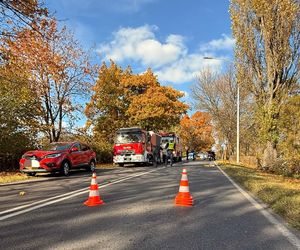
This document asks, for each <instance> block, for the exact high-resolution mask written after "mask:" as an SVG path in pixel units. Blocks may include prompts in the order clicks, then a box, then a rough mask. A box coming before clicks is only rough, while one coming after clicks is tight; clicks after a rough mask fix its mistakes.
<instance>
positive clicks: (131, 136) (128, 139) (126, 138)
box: [115, 133, 143, 144]
mask: <svg viewBox="0 0 300 250" xmlns="http://www.w3.org/2000/svg"><path fill="white" fill-rule="evenodd" d="M142 139H143V137H142V134H141V133H122V134H117V136H116V138H115V143H119V144H124V143H133V142H141V141H142Z"/></svg>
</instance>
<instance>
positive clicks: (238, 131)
mask: <svg viewBox="0 0 300 250" xmlns="http://www.w3.org/2000/svg"><path fill="white" fill-rule="evenodd" d="M203 59H205V60H224V61H229V60H227V59H219V58H214V57H208V56H205V57H203ZM229 62H230V63H232V62H231V61H229ZM236 102H237V103H236V163H240V87H239V84H237V100H236Z"/></svg>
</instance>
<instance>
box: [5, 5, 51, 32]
mask: <svg viewBox="0 0 300 250" xmlns="http://www.w3.org/2000/svg"><path fill="white" fill-rule="evenodd" d="M42 5H43V4H42V3H41V2H40V1H37V0H0V27H1V30H2V32H1V33H0V36H12V35H15V33H16V32H17V31H19V30H20V29H22V28H24V27H26V28H31V29H33V30H35V27H34V24H36V23H38V22H39V20H40V19H41V18H43V17H46V16H47V15H48V10H47V8H45V7H43V6H42Z"/></svg>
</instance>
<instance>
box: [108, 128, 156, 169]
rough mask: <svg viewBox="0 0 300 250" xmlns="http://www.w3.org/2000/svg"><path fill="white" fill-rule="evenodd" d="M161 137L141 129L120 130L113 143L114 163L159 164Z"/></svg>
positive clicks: (120, 164)
mask: <svg viewBox="0 0 300 250" xmlns="http://www.w3.org/2000/svg"><path fill="white" fill-rule="evenodd" d="M160 143H161V136H160V135H159V134H156V133H154V132H153V131H146V130H143V129H141V128H137V127H132V128H120V129H119V130H118V131H117V132H116V136H115V142H114V158H113V160H114V163H116V164H119V166H122V167H123V166H124V164H153V165H155V166H157V163H158V162H160Z"/></svg>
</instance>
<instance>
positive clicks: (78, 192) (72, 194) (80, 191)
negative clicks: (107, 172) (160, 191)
mask: <svg viewBox="0 0 300 250" xmlns="http://www.w3.org/2000/svg"><path fill="white" fill-rule="evenodd" d="M163 168H165V167H162V168H157V169H154V170H151V171H148V172H143V173H140V174H134V175H130V176H129V177H125V178H121V179H119V180H116V181H112V182H110V183H107V184H104V185H98V186H99V188H103V187H106V186H110V185H112V184H115V183H119V182H123V181H126V180H129V179H133V178H135V177H138V176H142V175H145V174H149V173H151V172H155V171H158V170H161V169H163ZM89 191H90V190H89V188H83V189H78V190H76V191H72V192H69V193H66V194H62V195H58V196H54V197H51V198H48V199H45V200H42V201H37V202H34V203H31V204H27V205H24V206H19V207H16V208H12V209H9V210H6V211H2V212H1V214H4V213H9V212H12V211H16V210H20V209H22V208H25V207H29V206H32V205H35V204H39V203H41V202H46V203H43V204H40V205H36V206H33V207H30V208H27V209H24V210H22V211H18V212H15V213H11V214H8V215H4V216H0V221H2V220H5V219H8V218H11V217H14V216H17V215H19V214H24V213H27V212H30V211H33V210H36V209H38V208H41V207H46V206H48V205H51V204H54V203H58V202H60V201H64V200H67V199H70V198H73V197H76V196H79V195H81V194H84V193H87V192H89ZM66 195H68V196H66ZM62 196H65V197H63V198H60V197H62ZM57 198H59V199H57Z"/></svg>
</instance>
